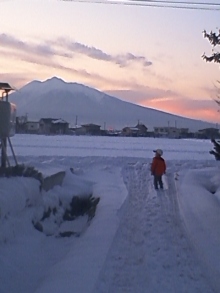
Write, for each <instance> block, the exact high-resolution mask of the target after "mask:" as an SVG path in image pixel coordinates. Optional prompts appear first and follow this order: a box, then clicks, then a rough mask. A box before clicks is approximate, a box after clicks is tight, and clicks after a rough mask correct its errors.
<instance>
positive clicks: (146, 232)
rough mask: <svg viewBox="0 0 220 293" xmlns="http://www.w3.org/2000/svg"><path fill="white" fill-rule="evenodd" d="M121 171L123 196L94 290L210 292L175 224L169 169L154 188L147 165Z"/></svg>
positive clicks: (97, 292) (177, 219)
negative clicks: (163, 183)
mask: <svg viewBox="0 0 220 293" xmlns="http://www.w3.org/2000/svg"><path fill="white" fill-rule="evenodd" d="M123 173H124V174H123V176H124V180H125V183H126V185H127V188H128V192H129V194H128V198H127V200H126V201H125V203H124V206H123V207H122V211H121V214H122V218H121V222H120V225H119V228H118V230H117V233H116V235H115V237H114V240H113V243H112V246H111V248H110V250H109V253H108V256H107V258H106V261H105V263H104V266H103V268H102V270H101V273H100V276H99V278H98V280H97V283H96V287H95V290H94V293H106V292H109V293H111V292H117V293H122V292H123V293H124V292H126V293H129V292H132V293H134V292H142V293H144V292H148V293H149V292H150V293H151V292H152V293H156V292H158V293H159V292H160V293H161V292H170V293H172V292H173V293H176V292H178V293H183V292H191V293H194V292H198V293H201V292H205V293H209V292H210V293H211V292H213V291H212V289H210V283H209V280H207V279H206V278H205V277H204V275H203V272H202V269H201V267H200V262H199V260H198V258H197V256H196V254H195V251H194V250H193V248H192V246H191V244H190V242H189V240H188V238H187V236H186V233H185V230H184V228H183V225H182V222H181V218H180V214H179V210H178V203H177V196H176V188H175V182H174V180H175V179H174V173H170V174H169V175H168V184H169V189H168V190H164V191H159V192H156V191H155V190H154V189H153V185H152V177H151V176H150V175H149V164H140V163H137V164H136V165H128V167H127V168H126V169H125V170H124V172H123ZM155 243H156V245H155ZM106 288H108V291H106Z"/></svg>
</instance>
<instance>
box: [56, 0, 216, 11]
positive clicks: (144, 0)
mask: <svg viewBox="0 0 220 293" xmlns="http://www.w3.org/2000/svg"><path fill="white" fill-rule="evenodd" d="M59 1H62V2H75V3H90V4H104V5H124V6H142V7H153V8H155V7H158V8H175V9H191V10H208V11H220V4H217V3H201V2H198V3H195V2H187V1H186V2H183V1H181V2H178V1H163V0H152V1H151V0H131V1H130V2H122V1H120V2H116V1H102V0H59ZM193 5H194V6H193ZM196 5H200V6H196ZM208 6H210V7H208ZM212 6H213V7H212Z"/></svg>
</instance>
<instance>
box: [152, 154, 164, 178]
mask: <svg viewBox="0 0 220 293" xmlns="http://www.w3.org/2000/svg"><path fill="white" fill-rule="evenodd" d="M165 172H166V163H165V161H164V159H163V158H162V157H160V156H155V157H154V158H153V161H152V164H151V173H152V174H153V175H156V176H161V175H163V174H164V173H165Z"/></svg>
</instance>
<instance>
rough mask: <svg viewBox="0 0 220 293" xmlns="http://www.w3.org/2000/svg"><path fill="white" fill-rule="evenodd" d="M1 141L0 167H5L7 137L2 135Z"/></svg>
mask: <svg viewBox="0 0 220 293" xmlns="http://www.w3.org/2000/svg"><path fill="white" fill-rule="evenodd" d="M1 142H2V151H1V153H2V156H1V167H2V168H6V161H7V152H6V150H7V139H6V138H5V137H4V138H2V139H1Z"/></svg>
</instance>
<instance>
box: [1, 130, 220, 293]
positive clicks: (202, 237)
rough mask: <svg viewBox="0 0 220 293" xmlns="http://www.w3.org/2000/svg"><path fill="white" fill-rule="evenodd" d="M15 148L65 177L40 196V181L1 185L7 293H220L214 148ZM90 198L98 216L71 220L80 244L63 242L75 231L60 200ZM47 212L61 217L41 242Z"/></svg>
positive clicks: (27, 140) (56, 140)
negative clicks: (158, 173) (156, 167)
mask: <svg viewBox="0 0 220 293" xmlns="http://www.w3.org/2000/svg"><path fill="white" fill-rule="evenodd" d="M11 140H12V144H13V147H14V151H15V153H16V155H17V159H18V162H19V163H24V164H26V165H30V166H34V167H36V168H37V169H39V170H41V171H42V172H45V173H47V172H50V171H51V172H53V170H65V171H66V176H65V178H64V181H63V184H62V186H56V187H54V188H53V189H52V190H50V191H48V192H45V191H43V192H41V193H40V192H39V182H38V181H37V180H35V179H32V178H19V177H16V178H15V177H14V178H0V263H1V269H0V292H1V293H6V292H10V293H15V292H16V293H17V292H22V293H33V292H34V293H48V292H53V293H55V292H57V293H58V292H59V293H60V292H63V293H70V292H71V293H72V292H74V293H101V292H102V293H107V292H109V293H113V292H114V293H122V292H123V293H130V292H131V293H145V292H146V293H156V292H159V293H161V292H162V293H177V292H178V293H179V292H180V293H183V292H187V293H188V292H190V293H194V292H198V293H211V292H216V293H217V292H220V280H219V276H220V230H219V223H220V212H219V211H220V184H219V182H220V180H219V179H220V175H218V174H219V162H216V161H215V160H214V157H212V156H211V155H210V154H209V151H210V150H211V149H212V144H211V142H210V141H208V140H207V141H206V140H171V139H153V138H120V137H86V136H82V137H75V136H36V135H16V136H15V137H13V138H12V139H11ZM156 148H162V149H163V151H164V158H165V159H166V162H167V174H166V178H165V179H166V186H167V189H166V190H164V191H159V192H156V191H155V190H154V189H153V184H152V177H151V174H150V172H149V169H150V163H151V161H152V158H153V155H154V153H153V150H154V149H156ZM9 153H10V152H9ZM70 168H73V173H72V172H70ZM216 174H217V175H216ZM90 193H92V194H93V196H94V197H100V202H99V204H98V206H97V210H96V215H95V217H94V218H93V219H92V221H91V222H90V223H89V224H88V223H87V221H86V219H85V217H83V216H81V217H78V218H76V220H75V221H72V223H71V225H72V229H74V231H75V232H77V237H76V236H72V237H64V238H63V237H58V235H59V234H58V232H60V231H62V229H65V225H68V224H70V223H63V222H62V221H61V220H60V219H59V212H61V210H60V205H59V203H60V201H61V200H62V201H63V202H66V203H68V200H69V199H70V198H71V197H72V196H73V195H78V196H84V195H85V194H90ZM48 207H51V208H54V207H55V208H56V209H57V210H58V216H56V217H55V216H54V217H53V216H51V217H50V218H49V220H48V221H47V222H45V231H46V233H42V232H39V231H38V230H36V229H35V228H34V226H33V224H32V222H34V221H35V220H36V219H37V218H39V215H42V211H43V210H45V209H46V208H48ZM46 234H47V235H46ZM48 235H49V236H48ZM79 235H80V236H79Z"/></svg>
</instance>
